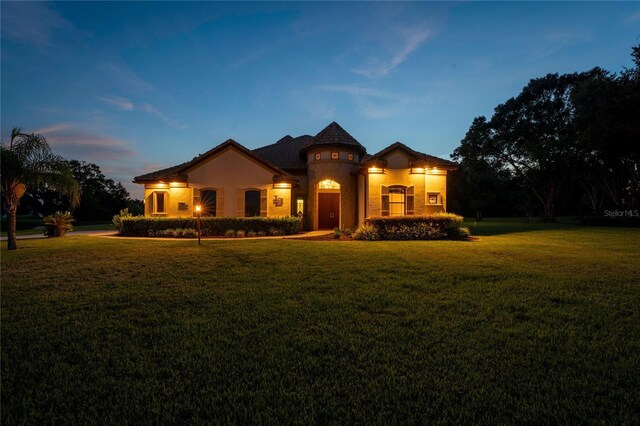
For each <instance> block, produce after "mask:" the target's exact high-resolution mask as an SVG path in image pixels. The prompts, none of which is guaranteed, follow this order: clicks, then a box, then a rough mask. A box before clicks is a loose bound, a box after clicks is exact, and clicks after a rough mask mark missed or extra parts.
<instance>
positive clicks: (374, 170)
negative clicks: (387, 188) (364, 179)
mask: <svg viewBox="0 0 640 426" xmlns="http://www.w3.org/2000/svg"><path fill="white" fill-rule="evenodd" d="M368 172H369V174H370V175H383V174H384V167H369V169H368Z"/></svg>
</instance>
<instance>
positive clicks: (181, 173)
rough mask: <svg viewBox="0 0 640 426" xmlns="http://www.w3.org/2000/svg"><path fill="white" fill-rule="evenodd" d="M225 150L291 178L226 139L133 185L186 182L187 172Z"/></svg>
mask: <svg viewBox="0 0 640 426" xmlns="http://www.w3.org/2000/svg"><path fill="white" fill-rule="evenodd" d="M227 149H235V150H236V151H239V152H240V153H241V154H243V155H245V156H247V157H249V158H250V159H252V160H253V161H255V162H258V163H259V164H261V165H262V166H264V167H265V168H267V169H269V170H270V171H272V172H273V173H275V174H276V175H281V176H284V177H287V178H293V176H291V175H290V174H289V173H287V172H286V171H284V170H282V169H281V168H280V167H278V166H276V165H275V164H273V163H271V162H270V161H268V160H266V159H264V158H262V157H260V156H259V155H256V154H255V153H253V152H252V151H250V150H248V149H247V148H245V147H244V146H242V145H240V144H239V143H238V142H236V141H234V140H233V139H227V140H226V141H224V142H223V143H221V144H220V145H218V146H216V147H214V148H212V149H210V150H209V151H207V152H205V153H204V154H201V155H199V156H197V157H195V158H194V159H193V160H191V161H188V162H186V163H182V164H179V165H177V166H173V167H169V168H167V169H162V170H158V171H156V172H152V173H147V174H145V175H141V176H136V177H135V178H134V179H133V181H134V182H135V183H145V182H154V181H155V182H157V181H160V180H171V181H183V182H184V181H186V180H187V177H188V171H189V170H191V169H193V168H194V167H196V166H197V165H199V164H201V163H202V162H204V161H206V160H208V159H210V158H212V157H214V156H216V155H218V154H219V153H221V152H223V151H225V150H227Z"/></svg>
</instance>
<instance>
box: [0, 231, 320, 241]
mask: <svg viewBox="0 0 640 426" xmlns="http://www.w3.org/2000/svg"><path fill="white" fill-rule="evenodd" d="M329 234H333V231H331V230H323V231H309V232H303V233H300V234H295V235H286V236H269V237H251V238H203V239H202V240H203V241H227V240H229V241H244V240H246V241H248V240H276V239H278V240H281V239H285V240H288V239H294V238H310V237H319V236H322V235H329ZM67 235H69V236H76V235H81V236H83V235H84V236H90V237H107V238H126V239H131V240H171V241H175V240H186V241H190V240H191V241H193V238H158V237H120V236H118V235H117V234H116V231H105V230H101V231H71V232H69V233H68V234H67ZM36 238H46V237H45V236H44V233H40V234H25V235H18V236H16V239H18V240H31V239H36ZM0 241H7V237H6V236H5V237H0Z"/></svg>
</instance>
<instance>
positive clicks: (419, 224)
mask: <svg viewBox="0 0 640 426" xmlns="http://www.w3.org/2000/svg"><path fill="white" fill-rule="evenodd" d="M463 220H464V218H463V217H462V216H458V215H456V214H452V213H433V214H428V215H420V216H397V217H387V216H384V217H371V218H369V219H367V220H365V224H364V226H362V227H360V228H358V229H357V230H356V232H355V233H354V236H353V237H354V238H355V239H356V240H443V239H452V240H461V239H466V238H468V237H469V230H468V229H467V228H464V227H462V221H463Z"/></svg>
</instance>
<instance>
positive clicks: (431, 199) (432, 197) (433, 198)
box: [427, 192, 441, 205]
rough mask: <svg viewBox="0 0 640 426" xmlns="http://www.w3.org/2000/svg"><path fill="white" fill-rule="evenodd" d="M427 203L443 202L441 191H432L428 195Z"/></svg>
mask: <svg viewBox="0 0 640 426" xmlns="http://www.w3.org/2000/svg"><path fill="white" fill-rule="evenodd" d="M427 204H436V205H437V204H441V203H440V193H439V192H430V193H429V194H428V195H427Z"/></svg>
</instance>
